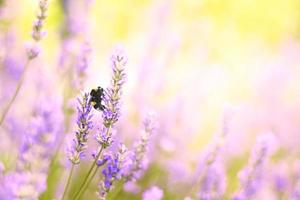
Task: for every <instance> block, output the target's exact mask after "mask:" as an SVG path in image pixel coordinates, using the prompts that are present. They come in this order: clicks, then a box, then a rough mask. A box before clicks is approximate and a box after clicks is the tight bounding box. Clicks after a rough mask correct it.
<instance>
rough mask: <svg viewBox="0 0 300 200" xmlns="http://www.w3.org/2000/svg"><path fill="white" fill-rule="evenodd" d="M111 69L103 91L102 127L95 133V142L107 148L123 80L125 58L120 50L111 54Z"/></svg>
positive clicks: (118, 114) (118, 111) (117, 118)
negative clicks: (109, 84)
mask: <svg viewBox="0 0 300 200" xmlns="http://www.w3.org/2000/svg"><path fill="white" fill-rule="evenodd" d="M111 61H112V70H113V76H112V80H111V87H110V88H108V89H107V90H105V91H104V96H103V103H104V107H105V108H104V110H103V111H102V117H103V127H102V128H101V130H100V132H99V133H98V135H96V137H95V138H96V140H97V142H98V143H99V144H100V145H101V146H102V147H103V148H107V147H108V146H110V144H111V143H112V141H113V140H112V134H113V132H114V124H115V123H116V122H117V121H118V120H119V117H120V99H121V95H122V86H123V83H124V81H125V77H126V75H125V72H124V67H125V65H126V62H127V58H126V57H125V55H124V53H123V52H122V51H121V50H119V49H118V50H116V52H115V53H114V54H113V55H112V58H111Z"/></svg>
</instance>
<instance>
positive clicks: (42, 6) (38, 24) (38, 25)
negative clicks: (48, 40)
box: [32, 0, 49, 42]
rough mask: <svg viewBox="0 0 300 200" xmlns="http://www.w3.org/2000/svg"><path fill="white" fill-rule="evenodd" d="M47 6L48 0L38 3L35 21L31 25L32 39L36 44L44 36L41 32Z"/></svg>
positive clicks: (41, 0)
mask: <svg viewBox="0 0 300 200" xmlns="http://www.w3.org/2000/svg"><path fill="white" fill-rule="evenodd" d="M48 4H49V2H48V0H40V2H39V13H38V14H37V19H36V21H35V22H34V23H33V30H32V38H33V39H34V40H35V41H36V42H38V41H40V40H41V39H42V38H43V36H44V35H45V32H44V31H42V28H43V25H44V23H45V19H46V17H47V10H48Z"/></svg>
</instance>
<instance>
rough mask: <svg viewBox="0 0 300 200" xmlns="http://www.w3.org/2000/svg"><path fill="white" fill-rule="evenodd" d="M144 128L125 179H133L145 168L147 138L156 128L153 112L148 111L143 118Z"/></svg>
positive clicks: (138, 176)
mask: <svg viewBox="0 0 300 200" xmlns="http://www.w3.org/2000/svg"><path fill="white" fill-rule="evenodd" d="M143 124H144V130H143V132H142V137H141V139H140V141H139V143H138V144H137V145H136V147H135V150H134V155H133V159H132V162H133V163H132V167H131V170H130V172H129V174H128V175H127V177H126V181H127V182H129V181H135V180H137V179H138V178H140V176H141V173H142V171H143V170H144V169H145V167H146V166H145V161H146V159H145V157H146V153H147V150H148V144H149V138H150V136H151V135H152V134H153V133H154V131H155V130H156V128H157V120H156V116H155V114H154V113H152V112H151V113H149V114H148V115H147V117H146V118H145V120H144V123H143Z"/></svg>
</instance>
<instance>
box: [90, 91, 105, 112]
mask: <svg viewBox="0 0 300 200" xmlns="http://www.w3.org/2000/svg"><path fill="white" fill-rule="evenodd" d="M90 95H91V99H90V103H91V105H92V106H93V107H94V108H95V109H96V110H99V111H103V110H104V108H105V106H104V105H102V100H103V95H104V89H103V88H102V87H100V86H99V87H98V88H96V89H92V90H91V92H90Z"/></svg>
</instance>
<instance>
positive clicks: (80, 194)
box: [77, 166, 99, 199]
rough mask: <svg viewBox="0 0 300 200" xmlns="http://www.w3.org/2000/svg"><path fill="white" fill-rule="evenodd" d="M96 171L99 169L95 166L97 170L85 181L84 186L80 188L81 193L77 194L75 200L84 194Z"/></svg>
mask: <svg viewBox="0 0 300 200" xmlns="http://www.w3.org/2000/svg"><path fill="white" fill-rule="evenodd" d="M98 169H99V167H98V166H97V168H96V169H95V171H94V172H93V174H92V176H91V177H90V179H89V180H88V181H87V183H86V185H85V186H84V187H83V188H82V190H81V192H80V193H79V194H78V197H77V199H80V197H81V196H82V195H83V194H84V192H85V190H86V189H87V187H88V186H89V184H90V183H91V181H92V180H93V178H94V176H95V175H96V173H97V171H98Z"/></svg>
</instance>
